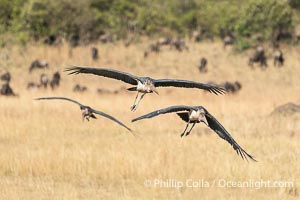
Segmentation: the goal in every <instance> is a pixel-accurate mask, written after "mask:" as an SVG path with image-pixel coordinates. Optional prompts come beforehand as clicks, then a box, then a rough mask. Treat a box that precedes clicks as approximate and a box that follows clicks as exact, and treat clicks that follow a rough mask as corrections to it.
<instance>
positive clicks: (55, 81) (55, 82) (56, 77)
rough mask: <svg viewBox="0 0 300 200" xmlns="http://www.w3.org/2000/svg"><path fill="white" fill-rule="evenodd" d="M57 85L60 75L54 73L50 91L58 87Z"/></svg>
mask: <svg viewBox="0 0 300 200" xmlns="http://www.w3.org/2000/svg"><path fill="white" fill-rule="evenodd" d="M59 83H60V73H59V72H55V73H54V74H53V77H52V80H51V81H50V86H51V89H52V90H53V89H55V88H56V87H58V86H59Z"/></svg>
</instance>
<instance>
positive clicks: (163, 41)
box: [157, 37, 172, 46]
mask: <svg viewBox="0 0 300 200" xmlns="http://www.w3.org/2000/svg"><path fill="white" fill-rule="evenodd" d="M171 42H172V38H170V37H162V38H159V39H158V40H157V44H158V45H159V46H164V45H170V44H171Z"/></svg>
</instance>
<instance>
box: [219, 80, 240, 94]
mask: <svg viewBox="0 0 300 200" xmlns="http://www.w3.org/2000/svg"><path fill="white" fill-rule="evenodd" d="M223 87H224V88H225V90H226V92H228V93H236V92H238V91H239V90H240V89H242V84H241V83H240V82H238V81H235V82H234V83H231V82H228V81H226V82H225V83H224V85H223Z"/></svg>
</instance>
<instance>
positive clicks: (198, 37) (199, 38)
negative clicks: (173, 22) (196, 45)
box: [192, 31, 201, 42]
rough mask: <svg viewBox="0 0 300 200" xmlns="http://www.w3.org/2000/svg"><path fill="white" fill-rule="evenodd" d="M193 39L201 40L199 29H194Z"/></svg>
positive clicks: (195, 40)
mask: <svg viewBox="0 0 300 200" xmlns="http://www.w3.org/2000/svg"><path fill="white" fill-rule="evenodd" d="M192 40H193V41H194V42H200V41H201V33H200V32H199V31H193V33H192Z"/></svg>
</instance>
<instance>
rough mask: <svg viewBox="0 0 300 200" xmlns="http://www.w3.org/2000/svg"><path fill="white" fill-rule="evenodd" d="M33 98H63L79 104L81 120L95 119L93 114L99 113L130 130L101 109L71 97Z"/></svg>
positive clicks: (46, 98) (47, 98)
mask: <svg viewBox="0 0 300 200" xmlns="http://www.w3.org/2000/svg"><path fill="white" fill-rule="evenodd" d="M35 100H65V101H70V102H73V103H75V104H77V105H79V107H80V110H81V111H82V120H83V121H84V119H86V120H87V121H89V119H90V118H94V119H97V117H96V116H95V114H97V115H100V116H103V117H106V118H108V119H110V120H112V121H114V122H116V123H117V124H119V125H121V126H123V127H124V128H126V129H127V130H129V131H131V129H130V128H128V127H127V126H126V125H125V124H123V123H122V122H120V121H119V120H117V119H116V118H114V117H112V116H110V115H108V114H106V113H104V112H101V111H98V110H94V109H93V108H91V107H89V106H85V105H82V104H81V103H79V102H77V101H75V100H73V99H69V98H65V97H45V98H37V99H35Z"/></svg>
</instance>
